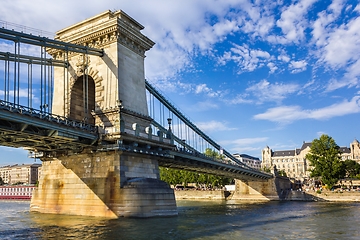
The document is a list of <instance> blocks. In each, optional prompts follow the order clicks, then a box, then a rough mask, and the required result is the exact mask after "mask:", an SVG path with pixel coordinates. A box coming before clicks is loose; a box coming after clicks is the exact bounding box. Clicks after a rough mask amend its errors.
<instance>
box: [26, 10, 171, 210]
mask: <svg viewBox="0 0 360 240" xmlns="http://www.w3.org/2000/svg"><path fill="white" fill-rule="evenodd" d="M143 28H144V27H143V26H142V25H140V24H139V23H138V22H136V21H135V20H134V19H133V18H131V17H130V16H128V15H127V14H126V13H124V12H123V11H115V12H111V11H106V12H103V13H101V14H99V15H97V16H95V17H92V18H90V19H87V20H84V21H82V22H80V23H78V24H75V25H73V26H70V27H68V28H65V29H63V30H60V31H58V32H57V35H56V38H55V39H56V40H60V41H64V42H70V43H74V44H78V45H85V46H88V47H91V48H98V49H103V52H104V54H103V56H102V57H98V56H90V55H87V54H78V53H67V52H65V51H60V50H49V51H48V52H49V53H50V54H51V55H52V56H53V57H54V58H55V59H60V60H65V61H68V62H69V66H68V68H67V69H64V68H60V67H55V70H54V79H55V80H54V81H55V83H54V100H53V106H52V109H53V113H54V114H58V115H61V116H66V117H68V118H70V119H74V120H78V121H83V122H85V123H90V124H95V125H97V126H99V134H100V137H101V139H100V140H99V143H98V147H97V148H88V149H74V151H69V152H67V153H61V154H56V155H55V156H52V157H50V156H47V157H44V158H42V159H41V160H42V161H43V167H42V174H41V175H42V177H41V179H40V181H39V187H38V189H37V190H36V191H35V192H34V194H33V198H32V202H31V206H30V209H31V211H39V212H45V213H58V214H75V215H90V216H105V217H119V216H135V217H151V216H171V215H176V214H177V210H176V203H175V198H174V192H173V190H172V189H171V188H169V186H168V185H167V184H165V183H164V182H162V181H160V180H159V169H158V158H160V155H161V154H158V153H159V151H160V152H161V151H163V150H166V149H171V148H173V145H172V144H171V142H170V140H169V139H166V138H163V137H162V135H161V134H160V135H157V136H154V135H153V134H152V128H151V127H150V123H151V118H150V117H149V116H148V108H147V101H146V92H145V77H144V58H145V52H146V51H147V50H149V49H150V48H151V47H152V46H153V45H154V42H152V41H151V40H150V39H149V38H147V37H146V36H144V35H143V34H142V33H141V30H142V29H143ZM68 137H71V136H68ZM139 148H142V149H145V150H144V151H148V152H147V153H148V154H144V153H142V154H140V153H139V152H137V150H136V149H139ZM154 153H156V154H154Z"/></svg>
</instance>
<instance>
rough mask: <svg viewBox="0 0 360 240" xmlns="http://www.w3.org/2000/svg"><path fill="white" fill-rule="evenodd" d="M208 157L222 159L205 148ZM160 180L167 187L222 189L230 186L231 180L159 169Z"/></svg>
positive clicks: (189, 172)
mask: <svg viewBox="0 0 360 240" xmlns="http://www.w3.org/2000/svg"><path fill="white" fill-rule="evenodd" d="M204 154H205V155H206V156H208V157H212V158H218V159H222V158H223V156H222V155H220V154H219V153H218V152H216V151H214V150H212V149H210V148H207V149H206V150H205V153H204ZM159 169H160V179H161V180H162V181H164V182H167V183H168V184H169V185H174V186H175V185H177V184H181V185H184V186H187V185H188V184H189V183H195V184H196V185H197V186H203V187H210V186H211V187H223V186H225V185H227V184H230V183H231V182H232V181H233V179H232V178H226V177H222V176H215V175H211V174H203V173H197V172H191V171H185V170H178V169H172V168H165V167H160V168H159Z"/></svg>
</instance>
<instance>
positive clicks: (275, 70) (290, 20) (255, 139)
mask: <svg viewBox="0 0 360 240" xmlns="http://www.w3.org/2000/svg"><path fill="white" fill-rule="evenodd" d="M118 9H121V10H123V11H125V12H126V13H127V14H129V15H130V16H132V17H133V18H134V19H135V20H137V21H138V22H140V23H141V24H142V25H143V26H144V27H145V29H144V30H143V31H142V32H143V33H144V34H145V35H146V36H148V37H149V38H150V39H152V40H153V41H154V42H155V43H156V45H155V46H154V47H153V48H152V49H151V50H150V51H148V52H147V54H146V56H147V57H146V59H145V66H146V72H145V75H146V78H147V80H149V81H150V82H151V83H152V84H153V85H154V86H155V87H157V88H158V89H160V90H161V92H162V93H163V94H164V95H165V96H167V97H168V99H170V101H171V102H172V103H173V104H174V105H175V106H176V107H177V108H179V109H180V110H181V111H182V112H183V113H184V114H185V115H186V116H187V117H188V118H189V119H190V120H192V121H193V122H194V123H195V124H196V125H197V126H198V127H199V128H200V129H202V130H203V131H204V132H205V133H207V134H208V135H209V136H210V137H211V138H213V139H214V140H215V141H216V142H218V143H219V144H220V145H222V146H223V147H224V148H225V149H226V150H228V151H229V152H231V153H246V154H249V155H252V156H255V157H260V156H261V149H262V148H264V147H265V146H267V145H268V146H269V147H270V148H272V149H273V150H285V149H295V148H299V147H301V145H302V143H303V141H307V142H309V141H312V140H313V139H314V138H318V137H319V136H320V135H321V134H323V133H325V134H328V135H330V136H332V137H333V138H334V139H335V141H336V142H337V144H338V145H340V146H349V144H350V142H352V141H353V140H354V138H357V139H360V131H359V126H358V122H359V118H360V101H359V100H360V90H359V77H360V36H359V34H360V3H359V1H341V0H334V1H326V0H325V1H314V0H299V1H286V0H284V1H273V0H265V1H261V0H259V1H246V0H221V1H215V0H181V1H169V0H152V1H145V0H143V1H140V0H132V1H123V0H118V1H112V0H102V1H82V0H78V1H70V0H62V1H46V0H34V1H28V0H15V1H14V0H5V1H4V0H3V1H2V7H1V8H0V20H2V21H7V22H11V23H16V24H21V25H26V26H28V27H32V28H37V29H41V30H45V31H48V32H56V31H57V30H60V29H62V28H65V27H67V26H69V25H72V24H74V23H77V22H79V21H82V20H84V19H86V18H89V17H92V16H94V15H96V14H99V13H101V12H103V11H106V10H118ZM0 48H1V45H0ZM1 51H3V50H2V49H1ZM1 151H2V157H1V162H0V165H3V164H8V163H25V162H32V161H33V160H31V159H28V158H27V157H26V155H27V154H26V152H25V153H24V151H23V150H17V149H7V148H1Z"/></svg>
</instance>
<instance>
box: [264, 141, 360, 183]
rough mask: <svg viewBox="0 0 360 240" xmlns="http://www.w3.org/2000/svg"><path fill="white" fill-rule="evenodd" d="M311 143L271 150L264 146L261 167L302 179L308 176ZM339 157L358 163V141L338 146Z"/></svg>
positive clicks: (359, 156) (359, 150)
mask: <svg viewBox="0 0 360 240" xmlns="http://www.w3.org/2000/svg"><path fill="white" fill-rule="evenodd" d="M310 147H311V143H306V142H303V145H302V146H301V148H296V149H293V150H280V151H273V150H272V149H271V148H270V147H269V146H266V147H265V148H264V149H263V150H262V152H261V157H262V162H261V168H270V169H272V168H273V167H274V166H276V169H277V170H278V171H279V170H283V171H285V173H286V175H287V176H288V177H291V178H295V179H297V180H302V181H303V180H304V179H306V178H309V177H310V166H309V162H308V161H307V160H306V154H307V153H309V151H310ZM339 150H340V152H341V159H342V160H346V159H351V160H354V161H356V162H358V163H360V143H359V141H358V140H356V139H355V140H354V141H353V142H352V143H350V148H348V147H340V149H339Z"/></svg>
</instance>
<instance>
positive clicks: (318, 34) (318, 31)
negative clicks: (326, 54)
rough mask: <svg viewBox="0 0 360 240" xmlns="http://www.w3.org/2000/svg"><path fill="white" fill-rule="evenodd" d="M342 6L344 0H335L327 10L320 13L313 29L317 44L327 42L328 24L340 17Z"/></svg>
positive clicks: (320, 44)
mask: <svg viewBox="0 0 360 240" xmlns="http://www.w3.org/2000/svg"><path fill="white" fill-rule="evenodd" d="M342 7H343V0H334V1H333V2H332V3H331V4H330V5H329V6H328V8H327V10H324V11H322V12H320V13H318V19H316V20H315V22H314V23H313V30H312V35H313V40H314V41H315V42H316V45H318V46H322V45H324V44H325V43H326V38H327V36H328V31H329V30H328V26H329V24H331V23H332V22H333V21H335V20H336V19H337V18H338V17H339V15H340V13H341V9H342Z"/></svg>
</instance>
